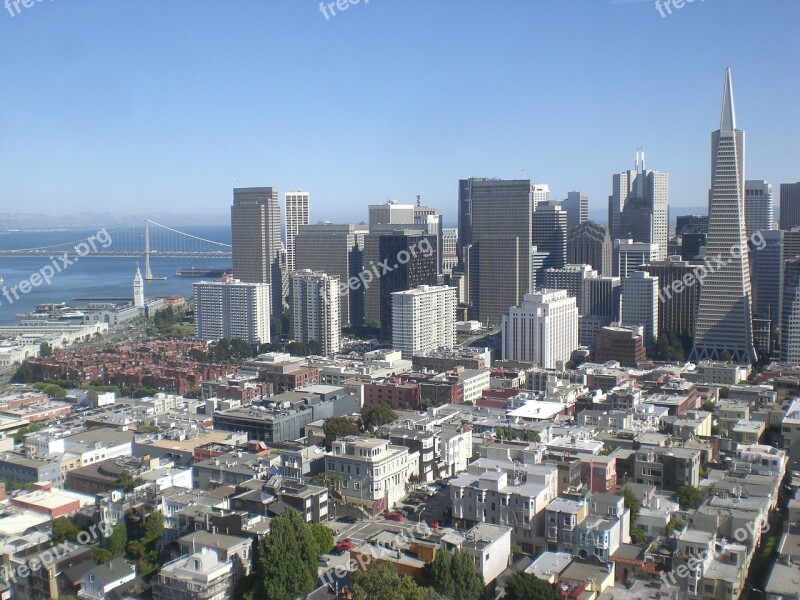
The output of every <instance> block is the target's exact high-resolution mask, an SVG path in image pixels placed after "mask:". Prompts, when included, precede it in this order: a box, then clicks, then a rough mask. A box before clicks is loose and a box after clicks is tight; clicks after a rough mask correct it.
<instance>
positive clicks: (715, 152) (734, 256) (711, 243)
mask: <svg viewBox="0 0 800 600" xmlns="http://www.w3.org/2000/svg"><path fill="white" fill-rule="evenodd" d="M744 158H745V136H744V132H743V131H741V130H738V129H736V111H735V109H734V105H733V83H732V81H731V71H730V69H728V70H727V71H726V72H725V90H724V92H723V97H722V116H721V119H720V126H719V130H718V131H715V132H714V133H713V134H712V135H711V186H712V187H711V193H710V194H709V199H710V201H709V208H710V210H709V223H708V245H707V253H708V256H714V257H716V256H717V255H719V256H722V257H724V259H723V260H722V264H721V265H715V267H716V268H714V269H709V273H708V275H707V276H706V277H705V278H704V279H703V284H702V287H701V289H700V306H699V309H698V314H697V325H696V327H695V345H694V350H693V351H692V358H693V360H704V359H711V360H718V359H719V357H720V354H721V353H723V352H727V353H729V354H730V355H731V357H732V358H733V360H736V361H740V362H755V360H756V352H755V348H754V347H753V329H752V327H753V320H752V319H753V316H752V306H751V295H750V265H749V261H748V258H747V256H748V254H747V252H748V249H747V238H746V233H745V215H744V185H745V176H744Z"/></svg>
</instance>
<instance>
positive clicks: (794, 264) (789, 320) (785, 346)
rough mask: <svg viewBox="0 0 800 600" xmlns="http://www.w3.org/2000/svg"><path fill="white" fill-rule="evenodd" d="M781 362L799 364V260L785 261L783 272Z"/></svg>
mask: <svg viewBox="0 0 800 600" xmlns="http://www.w3.org/2000/svg"><path fill="white" fill-rule="evenodd" d="M782 313H783V314H782V319H781V360H782V361H783V362H785V363H787V364H794V365H796V364H798V363H800V258H794V259H792V260H787V261H786V264H785V265H784V271H783V307H782Z"/></svg>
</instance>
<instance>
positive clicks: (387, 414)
mask: <svg viewBox="0 0 800 600" xmlns="http://www.w3.org/2000/svg"><path fill="white" fill-rule="evenodd" d="M396 420H397V413H395V412H394V411H393V410H392V407H391V406H389V405H388V404H387V403H386V402H381V403H380V404H365V405H364V408H362V409H361V422H362V424H363V425H364V429H372V428H373V427H380V426H381V425H388V424H389V423H391V422H392V421H396Z"/></svg>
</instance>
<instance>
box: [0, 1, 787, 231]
mask: <svg viewBox="0 0 800 600" xmlns="http://www.w3.org/2000/svg"><path fill="white" fill-rule="evenodd" d="M209 6H210V5H209ZM38 8H39V9H40V10H36V11H27V12H25V13H24V14H20V15H17V16H16V17H15V18H13V19H12V18H10V17H8V16H7V15H6V18H5V20H3V21H0V32H2V33H3V34H4V35H3V36H0V48H3V49H5V50H6V54H7V55H12V54H15V51H14V48H17V47H19V46H20V44H21V43H22V42H23V40H24V39H29V38H30V37H36V36H37V35H38V37H41V38H43V41H42V43H41V44H36V45H34V47H33V48H31V49H30V52H26V53H25V55H24V56H20V57H18V59H17V60H15V61H11V62H9V64H8V66H7V67H8V68H7V73H8V81H9V85H7V86H5V88H4V89H3V90H2V91H0V98H2V99H3V100H4V102H5V104H6V105H7V106H9V107H13V108H12V109H11V110H8V111H5V114H4V115H2V116H0V123H2V125H3V126H4V132H5V133H4V139H5V140H6V141H7V145H4V146H1V147H0V159H2V162H3V164H4V165H5V167H6V169H7V173H8V174H7V176H6V181H7V185H6V189H5V194H4V197H5V198H7V201H8V202H10V203H11V205H12V208H13V207H17V206H18V207H20V208H21V207H25V208H26V209H28V210H30V207H36V208H37V209H38V210H40V211H41V212H54V211H58V212H69V211H72V212H75V211H78V210H85V209H88V210H93V209H99V208H101V207H102V208H104V209H106V210H107V208H108V207H109V206H115V207H120V208H122V207H130V206H136V207H137V210H145V211H147V210H157V209H162V208H163V207H164V206H166V205H169V206H170V208H171V209H173V210H177V212H180V211H185V212H190V211H191V212H193V213H203V214H209V215H221V214H224V213H225V211H226V204H227V201H228V198H229V190H230V188H232V187H247V186H258V185H264V184H265V183H266V184H268V185H274V186H275V187H276V188H278V189H279V190H281V192H284V191H288V190H291V189H295V188H298V187H299V188H302V189H304V190H308V191H310V192H311V194H312V195H313V196H314V197H315V199H316V205H317V206H318V210H315V215H314V218H315V219H327V220H331V221H334V222H343V221H351V220H352V219H353V217H354V216H355V215H356V211H357V210H358V209H359V207H362V206H364V205H367V204H374V203H378V202H382V201H385V200H387V199H390V198H391V199H394V200H396V201H398V202H401V203H411V202H413V201H414V199H415V197H416V195H417V194H420V195H421V196H422V202H423V203H424V204H426V205H430V206H433V207H437V208H439V209H440V210H442V212H443V213H444V214H446V215H447V216H448V217H450V218H447V219H446V221H447V223H448V224H452V212H451V207H452V203H453V200H454V198H455V197H456V196H457V189H456V184H455V182H456V181H457V180H459V179H463V178H467V177H471V176H490V177H500V178H507V179H512V178H520V177H521V174H522V172H523V171H524V175H522V178H530V179H531V180H532V181H535V182H537V183H544V184H548V185H549V186H550V189H551V191H552V199H554V200H562V199H563V198H565V197H566V195H567V193H568V192H569V191H573V190H581V191H582V192H584V193H586V194H587V195H588V196H589V203H590V204H589V208H590V211H591V212H593V213H594V212H596V211H598V210H600V209H602V207H603V206H604V204H605V199H606V198H607V196H608V195H609V193H610V191H611V190H610V189H609V187H610V186H609V181H608V175H609V174H610V173H614V172H619V170H620V169H621V168H625V167H626V166H627V165H628V164H630V165H632V164H633V150H632V149H635V148H636V147H639V146H643V147H644V149H645V151H646V152H647V155H648V158H649V160H650V162H651V164H653V165H657V166H658V168H659V169H660V170H663V171H664V172H668V173H670V176H671V181H670V188H671V189H670V196H671V202H670V204H671V207H674V208H678V207H685V206H689V207H700V206H703V205H704V204H705V193H706V188H707V181H706V180H707V173H706V172H705V170H704V169H703V168H702V166H701V163H702V160H701V159H702V157H703V156H704V155H705V152H706V149H707V142H706V140H704V139H703V138H702V136H700V135H698V132H699V131H702V126H703V123H707V122H708V121H709V117H710V116H711V115H712V111H711V110H710V109H709V107H710V106H712V105H713V102H712V99H713V98H715V97H716V94H717V92H716V90H714V86H713V85H711V84H710V81H711V80H712V79H713V76H714V74H715V73H718V72H719V71H720V70H721V69H723V68H724V67H727V66H731V67H733V68H734V69H735V70H736V72H737V80H738V81H739V88H740V89H741V90H742V92H740V94H739V98H737V101H738V102H739V104H740V107H741V108H742V110H743V114H747V116H748V117H747V120H746V122H745V123H743V126H746V127H747V129H748V131H750V132H751V141H750V146H751V153H750V160H749V165H748V172H749V173H750V174H751V175H752V176H753V177H754V178H757V179H764V180H767V181H770V182H771V183H772V184H773V185H774V186H778V185H780V184H781V183H786V182H793V181H796V179H797V177H796V173H794V172H793V171H792V168H793V167H794V165H793V164H792V152H791V149H792V147H793V141H794V139H796V137H797V136H798V135H800V122H798V120H797V118H796V116H794V115H795V114H796V113H795V111H793V110H792V107H793V106H794V104H795V102H794V100H795V99H796V97H797V93H796V92H797V84H796V83H795V82H793V81H792V80H791V79H786V78H785V77H784V76H783V75H782V74H783V73H785V72H791V71H792V70H793V69H792V64H791V63H792V61H793V60H794V61H796V60H797V59H796V58H793V57H797V56H798V55H800V52H792V51H791V48H788V49H787V51H785V52H781V53H780V60H777V58H778V55H777V54H776V52H777V50H776V49H771V48H768V47H767V46H766V45H764V44H760V43H759V42H757V41H756V39H757V38H760V36H754V37H747V38H744V39H742V40H741V43H740V44H739V45H737V46H736V47H732V48H727V47H725V52H724V54H721V53H720V51H719V48H722V47H723V46H724V44H722V43H721V41H722V39H723V38H722V37H721V36H724V31H726V30H728V29H729V26H732V25H733V24H735V23H738V22H740V21H747V22H748V23H750V24H751V25H752V27H754V28H756V29H760V28H761V27H764V26H766V25H765V24H766V23H770V27H771V28H772V30H773V31H772V33H773V34H774V35H779V36H780V37H781V39H783V40H785V41H786V43H787V44H789V45H791V44H792V43H795V44H796V41H795V42H793V41H792V40H794V38H793V37H792V35H791V33H792V30H791V28H790V24H791V23H793V22H796V21H797V19H796V17H797V15H798V7H797V5H795V4H789V3H784V4H781V5H772V4H771V5H769V6H756V5H755V4H754V3H750V2H735V1H734V2H726V3H724V5H723V4H722V3H702V4H701V3H695V4H694V5H693V6H692V7H691V11H687V10H683V11H678V12H675V14H672V15H670V17H669V18H668V19H662V18H661V17H659V14H658V11H656V10H654V9H653V6H652V5H651V4H650V3H613V2H599V3H598V2H588V1H587V2H577V3H575V4H574V5H570V6H548V5H547V4H544V3H537V4H535V5H533V4H532V5H528V4H526V3H521V2H514V3H508V5H504V6H501V7H495V6H475V7H472V8H471V9H470V10H467V11H463V12H459V13H456V15H455V17H456V20H457V21H458V23H459V25H460V26H461V30H462V33H463V31H467V32H473V33H475V32H478V31H481V32H484V31H485V32H486V34H487V36H488V41H493V40H495V39H496V41H497V43H496V44H493V43H489V44H484V45H482V46H483V48H482V49H481V50H480V51H478V50H476V49H474V48H470V47H469V45H467V44H466V43H465V40H467V39H469V38H470V35H463V34H462V33H460V34H458V35H456V34H454V33H447V30H448V29H453V28H451V27H445V25H446V24H447V23H449V21H450V20H451V19H452V18H453V17H454V15H453V12H452V11H451V10H449V8H448V7H447V6H444V5H442V6H429V5H427V4H423V3H415V2H408V3H404V4H403V5H402V6H396V5H392V4H389V3H371V4H369V5H362V6H360V7H359V10H358V11H355V10H353V11H350V12H348V13H347V14H341V15H338V16H337V17H336V18H335V19H331V20H326V19H325V18H324V17H323V16H322V15H320V14H319V13H318V11H317V6H316V4H314V3H310V4H309V5H308V6H300V5H293V6H291V7H289V6H275V7H271V6H270V7H260V6H250V9H249V10H245V9H243V8H241V7H237V8H233V9H230V10H227V11H225V12H224V13H222V14H217V12H218V11H206V12H204V11H201V10H199V11H192V12H187V11H184V10H181V9H179V8H177V7H171V6H160V7H159V12H158V14H157V16H158V18H154V15H153V14H152V12H151V11H149V10H147V11H141V10H139V9H138V8H134V7H132V6H131V7H126V6H122V7H115V8H114V9H113V11H112V10H111V9H110V8H106V7H104V6H92V7H91V9H90V8H89V5H88V4H86V5H84V4H80V3H76V4H70V5H69V6H67V5H65V4H59V3H52V4H51V3H47V4H45V5H42V6H41V7H38ZM212 13H213V16H212ZM419 14H424V15H425V16H426V18H425V19H421V20H420V19H418V18H417V17H418V16H419ZM145 18H146V19H147V21H146V22H147V25H148V27H147V28H146V29H147V30H148V31H149V33H148V35H146V36H143V37H142V39H140V40H131V39H128V38H127V37H126V36H124V35H122V33H121V31H123V30H124V29H126V28H128V27H130V26H131V24H133V25H135V24H137V23H139V22H144V21H143V19H145ZM534 18H536V19H537V20H541V21H543V22H545V23H547V24H548V25H549V27H547V28H537V32H538V35H539V38H538V39H537V40H536V41H533V40H531V39H529V38H530V36H528V35H527V33H528V32H529V30H530V25H529V23H530V22H531V20H533V19H534ZM603 18H613V19H614V22H615V23H617V24H618V25H619V26H620V27H622V28H624V29H625V30H626V31H628V32H629V34H628V35H627V36H619V37H617V38H614V39H613V40H612V41H611V42H610V43H608V42H609V40H608V39H607V38H606V37H605V35H604V33H603V32H602V30H601V29H599V28H596V26H595V24H596V23H597V22H601V20H602V19H603ZM265 22H268V23H270V24H272V31H273V33H272V36H271V40H270V44H269V51H268V48H267V47H266V46H265V45H264V42H262V41H260V40H261V38H262V37H263V36H256V35H252V36H251V35H248V34H249V32H250V31H251V29H252V28H261V27H262V25H263V23H265ZM389 24H392V25H393V28H392V29H391V30H387V28H388V26H389ZM712 24H713V26H712ZM78 25H85V26H86V27H87V28H88V31H89V32H91V35H88V36H84V37H80V38H79V37H77V35H75V34H73V33H72V31H77V30H78ZM395 25H396V26H395ZM412 26H413V27H414V29H415V36H414V40H415V42H414V44H413V45H409V43H408V42H407V35H406V33H407V28H409V27H412ZM174 27H180V28H181V29H182V30H185V29H187V28H188V29H190V30H193V31H197V32H198V33H199V34H201V35H198V36H197V39H194V38H188V39H182V44H184V46H182V47H176V46H174V45H173V42H171V41H170V40H169V39H168V38H169V36H168V35H167V34H168V32H169V31H170V30H171V29H172V28H174ZM565 27H569V28H570V29H571V32H572V33H571V35H570V37H571V38H572V39H574V40H576V42H575V43H576V44H577V46H576V47H575V48H573V51H571V52H570V53H567V54H565V55H564V56H557V55H556V54H555V53H549V52H547V51H543V50H542V48H545V47H548V46H550V47H554V46H555V41H556V40H558V39H559V38H560V36H561V35H562V33H563V31H564V28H565ZM56 28H57V31H58V32H59V34H58V36H55V37H54V38H53V39H51V38H50V36H48V35H43V34H44V33H46V32H48V31H51V30H54V29H56ZM443 30H444V31H445V33H444V34H442V33H441V32H442V31H443ZM699 32H703V36H701V35H699ZM356 33H358V34H359V35H355V34H356ZM206 34H207V35H206ZM360 34H363V35H360ZM442 35H443V36H444V39H443V38H442V37H440V36H442ZM387 36H388V38H387ZM298 37H299V38H300V39H301V40H302V39H306V38H310V39H312V41H313V45H312V46H311V50H312V51H311V52H309V53H308V56H306V57H299V56H295V55H294V54H293V53H287V52H285V51H282V50H280V48H281V47H282V43H281V41H282V40H283V39H284V38H286V39H289V38H291V39H293V40H294V39H295V38H298ZM701 37H703V38H707V39H703V40H700V38H701ZM254 40H259V41H254ZM209 41H210V42H211V43H210V44H209V43H208V42H209ZM443 41H445V42H449V43H442V42H443ZM550 42H553V43H552V44H551V43H550ZM601 42H602V43H601ZM606 43H608V44H607V46H606V45H605V44H606ZM215 45H216V46H219V47H220V48H227V47H229V48H230V49H229V50H227V51H221V52H219V53H217V54H214V53H211V52H210V50H209V48H210V47H211V46H215ZM398 45H399V46H400V47H402V48H404V51H403V52H398V53H396V54H397V55H399V56H402V57H403V58H402V59H399V58H397V57H395V56H393V53H392V52H390V51H388V50H384V48H390V47H394V46H398ZM289 46H291V45H289ZM665 46H668V47H670V48H681V52H680V53H674V52H668V53H665V52H663V49H664V47H665ZM276 48H278V50H277V51H274V50H275V49H276ZM62 49H66V50H67V51H66V52H59V50H62ZM323 50H324V52H325V54H324V55H326V56H329V55H333V56H341V57H342V61H341V64H337V68H331V65H330V64H326V61H324V60H318V59H317V57H318V56H322V55H323V54H320V52H321V51H323ZM632 52H636V53H637V56H638V57H639V58H638V60H639V62H643V63H645V64H648V65H651V68H648V69H642V70H640V72H639V75H638V77H639V80H638V82H637V89H639V90H640V92H639V93H637V94H635V95H630V94H622V95H620V94H619V93H618V85H617V82H615V79H614V77H613V76H609V75H608V74H609V73H613V72H614V70H615V69H617V68H618V66H619V65H620V64H622V62H623V61H624V60H626V59H627V58H628V57H630V55H631V53H632ZM212 54H213V55H212ZM587 55H591V56H592V61H591V63H590V62H588V61H586V59H585V56H587ZM55 56H59V57H60V58H58V59H55V58H54V57H55ZM501 57H502V59H503V60H502V61H501V60H500V59H501ZM688 57H691V59H692V60H691V61H690V60H687V59H688ZM501 63H507V64H504V65H503V66H502V67H499V68H498V65H500V64H501ZM428 64H430V66H431V68H430V69H429V70H426V69H422V68H421V67H423V66H426V65H428ZM467 65H470V67H471V68H469V69H466V66H467ZM598 66H599V68H598ZM795 70H796V69H795ZM122 72H124V73H125V77H124V78H123V77H121V76H120V75H118V73H122ZM298 73H301V74H302V75H300V76H298ZM475 73H477V74H478V75H477V76H476V75H475ZM482 73H484V74H485V75H481V74H482ZM514 74H515V75H517V76H518V77H519V81H520V83H521V85H519V86H517V87H518V88H519V89H513V90H509V89H506V90H505V91H504V93H503V94H502V95H499V94H497V92H496V90H497V88H496V86H494V85H488V86H484V85H477V83H478V81H477V80H480V79H486V80H487V81H488V82H490V83H491V82H492V81H494V79H495V77H504V76H510V75H514ZM90 76H91V77H92V83H90V84H88V85H85V86H83V85H81V86H76V85H75V84H74V83H73V79H70V78H69V77H71V78H74V80H75V81H80V80H81V78H88V77H90ZM476 78H477V79H476ZM42 80H47V81H50V82H51V83H50V85H51V88H50V89H51V91H52V93H50V94H40V93H34V89H35V88H36V86H37V85H39V83H40V82H41V81H42ZM262 81H263V82H262ZM465 81H474V83H475V84H474V85H471V86H470V87H471V88H472V89H473V90H474V93H471V94H469V95H466V96H467V97H469V98H467V97H465V95H463V94H454V93H453V89H455V86H456V85H459V84H461V83H463V82H465ZM266 82H269V83H266ZM311 82H313V83H311ZM357 82H358V83H357ZM576 82H580V87H581V88H582V89H583V90H584V91H590V92H591V94H589V95H587V94H585V93H580V94H577V93H576V94H570V93H569V91H568V90H569V89H571V88H572V89H574V86H575V83H576ZM779 82H780V89H781V93H780V94H777V93H776V94H765V93H764V90H765V89H767V88H768V86H770V85H777V84H778V83H779ZM289 85H295V86H297V87H299V89H300V90H301V92H300V93H299V94H295V93H292V94H284V93H283V92H281V91H280V90H281V89H285V87H288V86H289ZM265 86H268V87H266V88H265ZM316 86H322V87H321V88H320V89H322V88H323V87H324V89H326V97H325V101H324V102H317V101H316V98H317V97H318V94H316V93H314V91H315V88H316ZM364 86H366V87H364ZM484 88H486V89H484ZM231 89H235V91H234V92H231V91H230V90H231ZM685 89H692V90H693V93H692V95H691V98H687V96H686V95H685V93H684V92H683V90H685ZM167 90H170V93H165V92H166V91H167ZM423 90H424V91H423ZM265 91H266V92H269V93H268V94H266V95H265V93H264V92H265ZM357 94H358V95H357ZM298 95H300V96H301V97H300V98H299V99H298V98H297V96H298ZM31 98H33V99H34V100H31ZM255 98H258V99H259V100H254V99H255ZM261 98H268V99H267V100H266V101H263V100H261ZM310 98H315V100H314V101H312V100H310ZM626 98H628V100H626ZM601 107H602V110H603V118H598V114H597V109H599V108H601ZM656 114H657V115H658V118H657V119H653V115H656ZM476 115H479V116H480V118H477V119H476V118H475V117H476ZM334 117H335V118H334ZM467 118H470V122H471V126H470V127H469V128H466V127H464V123H465V122H466V120H465V119H467ZM612 131H613V135H609V133H610V132H612ZM43 139H44V140H47V142H48V143H47V144H44V145H42V144H41V143H40V141H41V140H43ZM37 140H38V141H37ZM267 140H280V141H281V143H277V144H274V143H267ZM30 156H35V157H37V159H36V160H28V159H27V158H26V157H30ZM133 165H136V166H135V167H134V166H133ZM266 165H269V166H268V167H267V166H266ZM431 166H433V167H435V168H434V169H431V168H430V167H431ZM576 166H577V167H578V168H577V169H576ZM776 189H777V187H776ZM448 213H449V214H448ZM359 216H360V215H359ZM364 217H365V215H364ZM364 217H362V218H364Z"/></svg>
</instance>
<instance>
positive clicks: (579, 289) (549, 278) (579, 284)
mask: <svg viewBox="0 0 800 600" xmlns="http://www.w3.org/2000/svg"><path fill="white" fill-rule="evenodd" d="M589 278H597V271H594V270H593V269H592V267H591V266H589V265H564V266H563V267H562V268H560V269H552V268H551V269H547V271H546V272H545V287H546V288H548V289H551V290H567V294H569V295H570V296H572V297H573V298H575V302H576V304H577V305H578V314H584V313H583V309H584V298H583V294H584V288H585V282H586V280H587V279H589Z"/></svg>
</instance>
